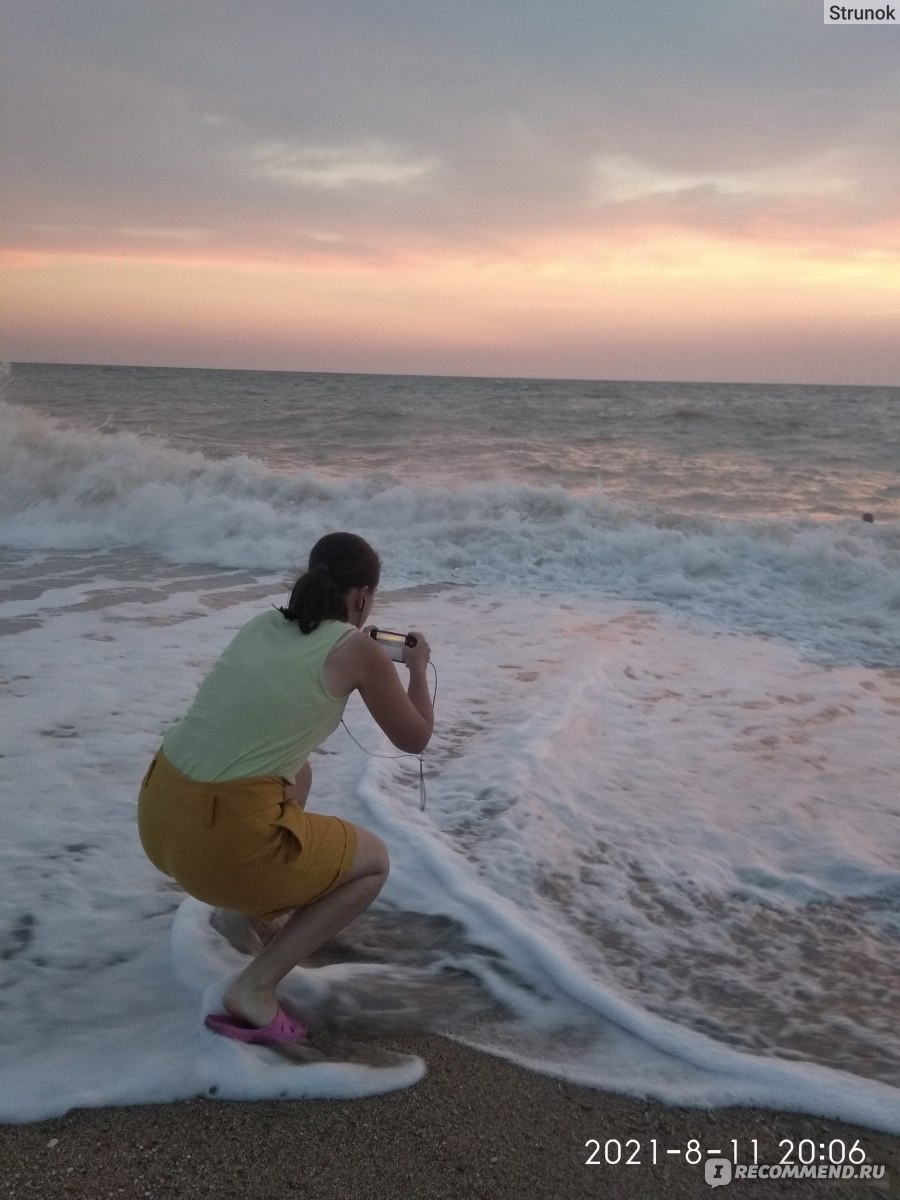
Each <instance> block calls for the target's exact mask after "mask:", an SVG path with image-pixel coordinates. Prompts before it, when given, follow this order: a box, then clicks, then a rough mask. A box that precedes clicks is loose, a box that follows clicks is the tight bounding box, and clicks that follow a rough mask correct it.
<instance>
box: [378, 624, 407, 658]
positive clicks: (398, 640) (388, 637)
mask: <svg viewBox="0 0 900 1200" xmlns="http://www.w3.org/2000/svg"><path fill="white" fill-rule="evenodd" d="M369 637H370V638H373V639H374V640H375V641H376V642H377V643H378V645H379V646H381V648H382V649H383V650H385V651H386V652H387V654H388V655H389V657H391V658H392V659H393V660H394V662H403V651H404V649H405V648H406V647H407V646H415V645H416V644H417V641H418V639H417V638H415V637H413V635H412V634H411V633H392V632H391V630H390V629H376V628H375V627H374V626H373V627H372V628H371V629H370V630H369Z"/></svg>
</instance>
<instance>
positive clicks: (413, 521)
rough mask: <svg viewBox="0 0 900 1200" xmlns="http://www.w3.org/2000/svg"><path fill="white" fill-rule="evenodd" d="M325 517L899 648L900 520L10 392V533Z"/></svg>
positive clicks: (720, 611) (86, 543)
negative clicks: (295, 465)
mask: <svg viewBox="0 0 900 1200" xmlns="http://www.w3.org/2000/svg"><path fill="white" fill-rule="evenodd" d="M329 528H351V529H356V530H358V531H359V532H360V533H362V534H363V535H364V536H367V537H369V538H370V539H371V540H373V542H374V543H375V544H376V545H378V546H379V547H380V548H381V549H382V550H383V551H384V552H385V553H387V554H389V556H390V561H391V569H392V572H393V574H394V577H395V579H397V580H398V581H405V582H408V583H414V582H433V581H442V582H454V583H464V584H497V585H501V586H502V585H506V584H508V583H511V582H513V581H515V582H516V584H517V585H518V586H519V587H521V588H522V589H525V590H529V591H538V592H539V591H541V590H552V591H560V590H563V589H568V590H571V591H574V592H576V593H578V594H582V595H590V594H594V595H604V596H608V597H627V598H629V599H636V600H641V601H650V602H656V603H658V604H660V605H664V606H668V607H675V608H679V609H682V610H684V611H687V612H691V613H694V614H697V615H699V616H702V617H704V618H706V619H711V620H714V621H717V622H719V623H720V624H722V625H723V626H724V627H727V628H730V627H738V628H742V629H745V630H748V631H752V632H757V633H764V634H768V635H774V636H780V637H786V638H790V639H791V640H793V641H794V642H795V643H796V644H799V645H801V646H803V647H805V648H809V649H810V650H812V651H814V652H816V653H818V654H819V655H821V656H825V657H829V658H830V659H831V660H832V661H841V660H849V661H856V660H861V661H865V662H869V663H882V664H891V663H897V662H898V660H900V638H898V624H900V528H898V527H897V526H896V525H895V524H887V525H881V526H869V525H863V524H862V523H854V524H853V525H852V526H850V525H848V524H846V523H844V522H840V523H828V524H821V523H817V522H810V521H805V522H803V521H793V522H787V521H782V522H778V521H754V522H750V521H725V520H718V521H716V520H712V519H701V518H697V517H694V518H688V517H681V518H677V519H676V518H672V517H670V516H666V515H664V514H662V513H659V512H655V511H654V510H653V509H652V508H647V509H643V510H642V509H638V508H636V507H635V506H633V505H630V506H627V505H622V504H614V503H611V502H610V501H608V500H607V499H606V498H605V497H604V496H603V495H602V493H599V492H596V491H594V492H580V493H571V492H568V491H566V490H565V489H564V488H563V487H561V486H558V485H557V486H554V485H550V486H540V487H539V486H533V485H530V484H525V483H509V482H507V483H502V482H495V483H483V484H478V483H468V484H464V485H463V484H461V485H459V486H449V485H431V486H429V485H427V484H424V483H414V484H407V483H403V482H399V481H397V480H394V479H392V478H390V477H385V476H377V477H359V478H354V479H349V480H345V481H341V480H338V479H333V478H325V477H322V476H319V475H316V474H313V473H311V472H309V471H302V472H293V473H287V472H279V471H273V470H271V469H270V468H268V467H267V466H265V464H263V463H262V462H260V461H257V460H255V459H251V458H247V457H245V456H232V457H229V458H225V459H218V460H211V459H208V458H205V457H204V456H203V455H202V454H200V453H199V452H196V451H194V452H185V451H179V450H175V449H173V448H171V447H169V446H166V445H165V444H164V443H162V442H158V441H154V440H152V439H148V438H141V437H138V436H137V435H136V434H132V433H117V434H108V433H102V432H86V431H84V430H75V429H71V428H69V427H67V426H65V425H62V424H60V423H59V422H57V421H53V420H51V419H49V418H46V417H43V416H40V415H38V414H35V413H33V412H31V411H28V410H26V409H24V408H21V407H18V406H14V405H9V404H2V403H0V545H3V546H6V547H8V548H13V549H76V548H77V549H84V548H90V547H95V548H103V549H108V548H111V547H121V548H131V549H136V548H140V549H144V550H146V551H148V552H151V553H153V554H156V555H160V556H163V557H164V558H166V559H167V560H169V561H170V562H176V563H211V564H215V565H217V566H234V567H239V566H246V567H252V568H270V569H273V570H284V569H290V567H291V566H292V565H293V564H294V563H296V561H297V559H298V558H299V557H300V556H301V554H302V551H303V550H305V548H307V547H308V546H309V545H310V544H311V543H312V542H313V541H314V540H315V539H316V538H317V537H318V536H319V534H320V533H321V531H322V529H329Z"/></svg>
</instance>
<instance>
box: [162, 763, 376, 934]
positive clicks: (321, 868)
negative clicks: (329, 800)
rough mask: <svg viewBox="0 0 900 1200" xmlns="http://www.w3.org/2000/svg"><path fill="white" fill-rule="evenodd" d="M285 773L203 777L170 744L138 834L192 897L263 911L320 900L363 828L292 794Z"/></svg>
mask: <svg viewBox="0 0 900 1200" xmlns="http://www.w3.org/2000/svg"><path fill="white" fill-rule="evenodd" d="M288 782H289V781H287V780H284V779H281V778H279V777H278V776H273V775H269V776H257V777H255V778H253V779H233V780H228V781H227V782H225V783H198V782H197V781H196V780H193V779H188V778H187V776H185V775H182V774H181V772H180V771H177V770H176V769H175V767H173V766H172V764H171V763H170V762H169V761H168V759H167V758H166V757H165V755H164V754H163V753H162V751H160V752H159V753H158V754H157V755H156V757H155V758H154V759H153V762H152V763H151V764H150V769H149V771H148V772H147V774H146V775H145V776H144V781H143V783H142V784H141V791H140V795H139V798H138V832H139V834H140V839H141V845H142V846H143V847H144V852H145V853H146V855H147V857H148V858H149V859H150V861H151V862H152V863H153V865H154V866H155V867H157V868H158V870H160V871H162V872H163V874H165V875H168V876H169V877H170V878H172V879H174V880H175V882H176V883H178V884H179V885H180V886H181V887H182V888H184V890H185V891H186V892H187V893H188V895H190V896H194V897H196V898H197V899H198V900H202V901H204V903H206V904H212V905H215V906H216V907H219V908H230V909H234V910H236V911H237V912H241V913H245V914H246V915H247V916H253V917H268V918H271V917H275V916H278V914H279V913H283V912H286V911H287V910H289V909H292V908H298V907H300V906H302V905H305V904H312V902H313V901H314V900H318V899H319V898H320V897H321V896H325V895H327V894H328V893H329V892H331V891H333V890H334V889H335V888H336V887H337V886H338V885H339V884H340V883H341V881H342V880H343V878H344V876H345V875H346V874H347V872H348V871H349V870H350V867H351V866H352V865H353V859H354V856H355V855H356V830H355V828H354V827H353V826H352V825H351V824H349V822H347V821H342V820H341V819H340V818H339V817H326V816H322V815H321V814H317V813H307V812H304V811H303V810H302V809H300V808H298V807H297V805H296V804H294V803H293V802H292V801H290V800H286V799H285V795H284V789H285V786H286V784H287V783H288Z"/></svg>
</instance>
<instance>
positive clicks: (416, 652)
mask: <svg viewBox="0 0 900 1200" xmlns="http://www.w3.org/2000/svg"><path fill="white" fill-rule="evenodd" d="M410 636H411V637H414V638H415V639H416V644H415V645H414V646H404V647H403V661H404V663H405V664H406V666H407V667H409V669H410V671H417V670H420V669H421V670H422V671H424V670H425V668H426V667H427V666H428V663H429V662H430V661H431V647H430V646H429V645H428V643H427V642H426V641H425V635H424V633H419V631H418V630H417V629H411V630H410Z"/></svg>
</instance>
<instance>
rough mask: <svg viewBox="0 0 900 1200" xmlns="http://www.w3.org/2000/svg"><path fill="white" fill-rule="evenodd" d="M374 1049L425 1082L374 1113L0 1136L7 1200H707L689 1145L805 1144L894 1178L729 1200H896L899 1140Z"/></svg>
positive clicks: (455, 1047) (783, 1186) (202, 1112)
mask: <svg viewBox="0 0 900 1200" xmlns="http://www.w3.org/2000/svg"><path fill="white" fill-rule="evenodd" d="M378 1044H379V1045H382V1046H386V1047H389V1048H391V1049H396V1050H402V1051H403V1052H405V1053H410V1054H418V1055H420V1056H421V1057H422V1058H424V1059H425V1061H426V1064H427V1066H428V1072H427V1074H426V1076H425V1078H424V1079H423V1080H422V1081H421V1082H420V1083H418V1084H416V1085H414V1086H413V1087H411V1088H408V1089H406V1090H404V1091H399V1092H390V1093H387V1094H385V1095H381V1096H375V1097H372V1098H369V1099H362V1100H349V1101H343V1100H342V1101H335V1100H305V1101H288V1100H284V1101H277V1100H271V1101H270V1100H265V1101H255V1102H244V1101H214V1100H209V1099H203V1098H198V1099H195V1100H187V1101H178V1102H175V1103H172V1104H161V1105H147V1106H141V1107H128V1108H98V1109H75V1110H72V1111H71V1112H69V1113H67V1114H66V1115H65V1116H63V1117H58V1118H52V1119H49V1120H46V1121H41V1122H36V1123H33V1124H28V1125H2V1126H0V1163H2V1164H3V1184H4V1185H5V1186H4V1187H3V1188H2V1192H0V1194H2V1196H3V1197H4V1198H6V1197H10V1198H15V1200H31V1198H34V1200H38V1198H40V1200H56V1198H57V1197H66V1198H68V1200H82V1198H83V1200H103V1198H104V1197H120V1196H140V1197H150V1198H151V1200H170V1198H173V1197H183V1198H184V1200H194V1198H195V1197H204V1196H209V1197H215V1198H216V1200H220V1198H221V1200H228V1198H231V1197H234V1198H235V1200H238V1198H239V1200H257V1198H259V1200H263V1198H265V1200H281V1198H282V1197H284V1198H285V1200H287V1198H288V1197H299V1196H306V1197H312V1198H313V1200H331V1198H332V1197H333V1198H334V1200H344V1198H346V1197H350V1198H355V1197H365V1198H366V1200H368V1198H372V1200H394V1198H397V1197H404V1198H410V1200H418V1198H420V1197H421V1200H456V1198H459V1200H481V1198H484V1200H505V1198H507V1197H509V1198H510V1200H512V1198H513V1197H515V1200H520V1198H522V1197H524V1198H526V1200H531V1198H532V1197H545V1196H546V1197H553V1198H554V1200H556V1198H559V1200H578V1198H581V1197H585V1198H586V1197H597V1196H603V1197H611V1198H613V1200H619V1198H621V1200H632V1198H634V1200H637V1198H645V1197H656V1196H664V1197H673V1198H675V1200H691V1198H693V1197H702V1196H708V1195H709V1194H710V1192H711V1188H710V1186H709V1185H708V1184H707V1183H706V1181H705V1179H704V1173H703V1165H702V1160H701V1162H700V1165H689V1163H688V1162H686V1161H685V1152H686V1150H687V1147H688V1143H689V1141H690V1140H691V1139H697V1141H698V1142H699V1144H700V1147H701V1152H703V1151H709V1150H711V1149H720V1150H722V1151H723V1153H724V1155H725V1156H726V1157H729V1158H730V1157H732V1156H733V1154H734V1143H737V1146H738V1148H739V1161H742V1162H750V1161H752V1157H751V1154H752V1144H753V1139H756V1140H757V1152H758V1162H759V1163H768V1164H771V1163H778V1162H779V1161H780V1159H781V1157H782V1155H783V1154H784V1153H785V1147H784V1146H781V1147H779V1142H782V1141H785V1140H790V1141H792V1142H793V1143H794V1144H795V1146H796V1145H797V1144H798V1143H799V1142H800V1141H801V1140H803V1139H806V1140H807V1141H806V1145H807V1146H808V1145H811V1144H813V1145H815V1146H816V1147H818V1146H820V1145H824V1146H825V1147H828V1146H829V1145H831V1144H834V1151H833V1152H834V1153H839V1152H840V1149H841V1145H843V1146H844V1147H846V1148H848V1149H849V1148H850V1147H851V1146H853V1145H854V1143H855V1142H857V1140H858V1143H859V1145H860V1147H861V1148H862V1149H863V1150H864V1151H865V1152H866V1156H867V1161H868V1162H869V1163H873V1164H884V1165H885V1166H886V1168H887V1169H886V1172H885V1177H884V1179H883V1180H881V1181H879V1182H867V1183H866V1182H862V1181H859V1180H843V1179H842V1180H833V1179H832V1180H827V1181H825V1182H823V1181H822V1180H819V1179H778V1180H759V1179H757V1180H745V1181H742V1180H739V1179H735V1180H734V1182H733V1183H732V1184H731V1185H730V1187H729V1192H728V1193H726V1196H730V1195H732V1194H734V1195H748V1196H751V1195H753V1196H756V1197H757V1198H758V1200H762V1198H763V1197H766V1198H768V1197H769V1196H780V1195H785V1196H791V1197H793V1198H794V1200H820V1198H821V1197H822V1196H828V1197H829V1198H830V1200H844V1198H845V1197H846V1198H847V1200H850V1198H853V1200H860V1198H862V1197H871V1198H873V1200H874V1198H880V1197H885V1196H887V1197H892V1196H894V1197H896V1196H900V1138H897V1137H895V1136H893V1135H890V1134H885V1133H878V1132H874V1131H871V1130H867V1129H863V1128H861V1127H857V1126H851V1125H847V1124H844V1123H843V1122H840V1121H832V1120H827V1119H824V1118H820V1117H810V1116H802V1115H798V1114H793V1113H782V1112H775V1111H770V1110H765V1109H753V1108H747V1109H744V1108H727V1109H716V1110H709V1109H680V1108H668V1107H666V1106H665V1105H662V1104H658V1103H656V1102H653V1101H645V1100H635V1099H631V1098H628V1097H625V1096H619V1095H615V1094H612V1093H606V1092H598V1091H593V1090H590V1089H587V1088H583V1087H580V1086H577V1085H575V1084H570V1083H566V1082H564V1081H562V1080H559V1079H555V1078H553V1077H551V1076H546V1075H539V1074H536V1073H534V1072H532V1071H528V1070H526V1069H525V1068H522V1067H519V1066H516V1065H515V1064H512V1063H510V1062H507V1061H506V1060H504V1059H500V1058H494V1057H492V1056H489V1055H487V1054H484V1053H481V1052H480V1051H475V1050H471V1049H469V1048H468V1047H467V1046H463V1045H461V1044H459V1043H457V1042H451V1041H448V1040H446V1039H444V1038H441V1037H438V1036H434V1035H427V1036H418V1035H417V1036H410V1037H407V1036H404V1037H395V1038H384V1037H382V1038H379V1039H378ZM297 1069H298V1070H302V1069H303V1068H302V1067H298V1068H297ZM592 1139H595V1140H597V1141H598V1142H599V1143H600V1151H599V1158H600V1160H601V1164H600V1165H594V1166H588V1165H586V1161H585V1160H586V1159H587V1158H588V1156H589V1155H590V1154H591V1152H592V1149H593V1148H592V1147H589V1146H586V1144H587V1143H588V1142H589V1141H591V1140H592ZM653 1139H656V1153H657V1164H656V1165H653V1164H652V1163H651V1161H650V1158H651V1156H652V1150H653V1146H652V1142H653ZM629 1141H630V1142H631V1143H632V1145H631V1147H629V1148H627V1149H626V1148H625V1143H626V1142H629ZM607 1142H610V1144H611V1149H612V1152H613V1154H615V1152H616V1149H617V1145H616V1144H617V1143H621V1145H622V1148H623V1157H627V1156H628V1155H631V1154H634V1152H635V1144H636V1143H639V1144H640V1146H641V1154H642V1162H641V1164H640V1165H637V1164H634V1165H631V1166H626V1165H624V1164H620V1165H607V1164H606V1163H605V1162H604V1161H603V1158H604V1154H603V1147H604V1146H605V1144H606V1143H607ZM676 1149H679V1150H680V1151H681V1152H680V1153H679V1154H674V1153H673V1154H664V1153H663V1152H664V1150H665V1151H667V1150H676ZM695 1157H696V1155H695ZM794 1161H797V1159H796V1155H795V1159H794ZM825 1161H827V1153H826V1158H825Z"/></svg>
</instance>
